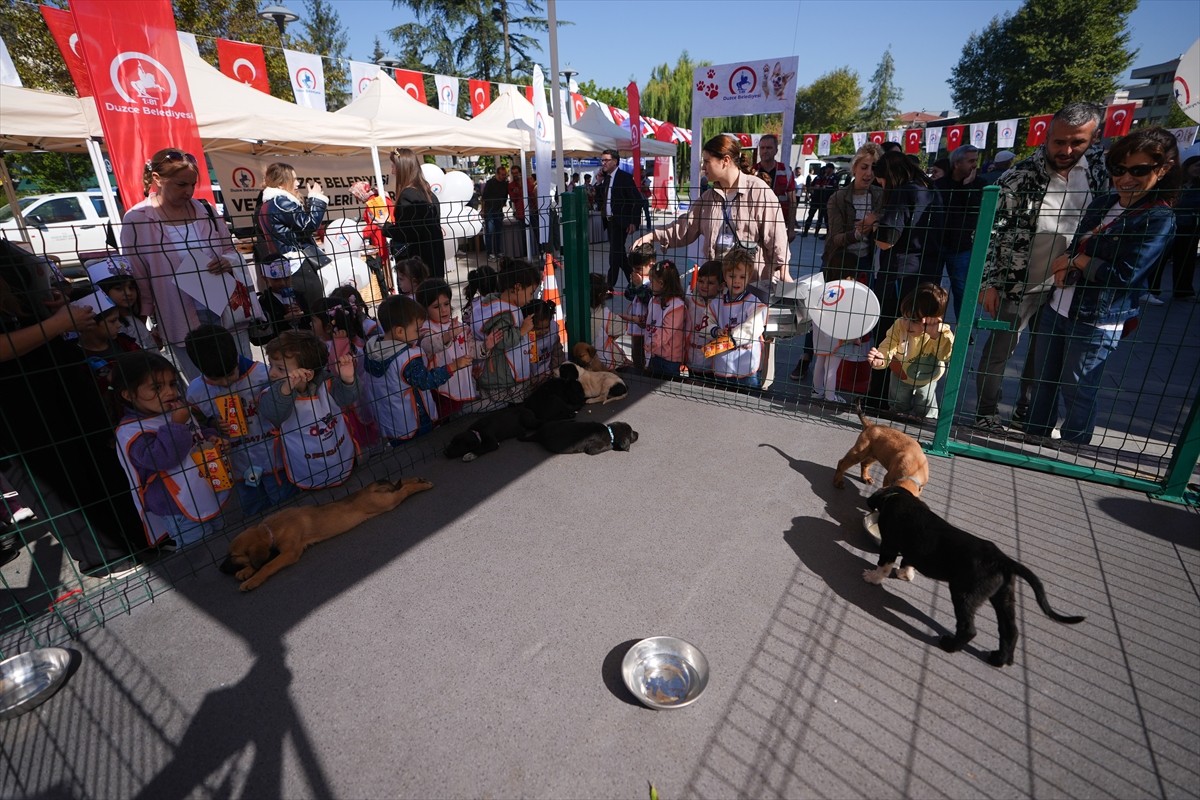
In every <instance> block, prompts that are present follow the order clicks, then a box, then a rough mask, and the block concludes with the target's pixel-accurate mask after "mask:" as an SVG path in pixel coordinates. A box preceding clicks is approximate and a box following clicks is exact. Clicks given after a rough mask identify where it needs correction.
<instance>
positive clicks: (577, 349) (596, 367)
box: [571, 342, 612, 372]
mask: <svg viewBox="0 0 1200 800" xmlns="http://www.w3.org/2000/svg"><path fill="white" fill-rule="evenodd" d="M571 360H572V361H574V362H575V363H576V364H578V365H579V366H581V367H585V368H587V369H590V370H591V371H592V372H612V370H611V369H609V368H608V367H606V366H604V362H603V361H601V360H600V358H599V357H598V356H597V355H596V348H594V347H592V346H591V345H590V344H588V343H587V342H576V343H575V346H574V347H572V348H571Z"/></svg>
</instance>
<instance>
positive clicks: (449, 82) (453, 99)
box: [433, 75, 458, 117]
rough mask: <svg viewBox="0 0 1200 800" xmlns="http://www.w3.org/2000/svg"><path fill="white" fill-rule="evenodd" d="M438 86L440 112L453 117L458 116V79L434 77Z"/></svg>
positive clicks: (442, 76)
mask: <svg viewBox="0 0 1200 800" xmlns="http://www.w3.org/2000/svg"><path fill="white" fill-rule="evenodd" d="M433 82H434V84H435V85H436V86H437V93H438V110H439V111H441V112H442V113H443V114H449V115H450V116H452V117H457V116H458V78H455V77H453V76H450V75H434V76H433Z"/></svg>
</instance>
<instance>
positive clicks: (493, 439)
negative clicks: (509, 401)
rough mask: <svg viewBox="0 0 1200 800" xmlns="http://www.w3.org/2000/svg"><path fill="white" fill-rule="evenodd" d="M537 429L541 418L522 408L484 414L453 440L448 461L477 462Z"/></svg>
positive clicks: (449, 446)
mask: <svg viewBox="0 0 1200 800" xmlns="http://www.w3.org/2000/svg"><path fill="white" fill-rule="evenodd" d="M537 426H538V418H537V416H536V415H535V414H534V413H533V412H532V411H530V410H529V409H527V408H523V407H521V406H509V407H508V408H502V409H500V410H499V411H493V412H491V413H490V414H484V415H483V416H482V417H480V418H479V419H477V420H475V421H474V422H472V423H471V424H470V425H469V426H468V427H467V429H466V430H465V431H463V432H462V433H460V434H458V435H457V436H455V437H454V438H453V439H451V440H450V443H449V444H447V445H446V450H445V454H446V458H459V457H460V456H461V457H462V460H463V461H474V460H475V459H476V458H479V456H481V455H484V454H485V453H490V452H492V451H493V450H496V449H498V448H499V447H500V443H501V442H502V441H504V440H505V439H515V438H517V437H518V436H520V435H521V434H523V433H525V432H526V431H529V430H531V429H533V428H536V427H537Z"/></svg>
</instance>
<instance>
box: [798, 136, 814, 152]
mask: <svg viewBox="0 0 1200 800" xmlns="http://www.w3.org/2000/svg"><path fill="white" fill-rule="evenodd" d="M816 149H817V135H816V134H815V133H806V134H804V140H803V141H802V142H801V144H800V155H802V156H811V155H812V154H813V152H814V151H816Z"/></svg>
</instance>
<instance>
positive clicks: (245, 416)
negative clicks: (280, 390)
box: [187, 361, 281, 480]
mask: <svg viewBox="0 0 1200 800" xmlns="http://www.w3.org/2000/svg"><path fill="white" fill-rule="evenodd" d="M268 383H269V378H268V377H267V367H266V365H265V364H262V363H259V362H257V361H255V362H252V364H251V366H250V368H249V369H248V370H246V371H245V372H243V373H242V375H241V376H240V377H239V378H238V379H237V380H236V381H234V382H233V383H232V384H230V385H229V386H217V385H215V384H213V383H210V382H209V380H208V378H200V379H199V380H194V381H192V382H191V383H190V384H188V391H187V400H188V402H189V403H191V404H192V405H193V406H195V407H196V408H198V409H200V411H201V413H202V414H204V416H206V417H208V418H209V419H223V420H225V423H226V425H228V426H229V429H230V430H229V460H230V462H231V463H232V466H233V478H234V480H242V479H243V478H244V477H245V475H246V471H247V470H248V469H249V468H250V467H261V468H263V469H264V470H266V471H268V472H272V473H274V472H278V471H279V469H280V468H281V466H280V464H279V460H278V458H277V457H276V453H275V440H274V439H273V438H272V437H271V435H270V429H269V427H268V426H264V425H263V420H262V417H260V416H259V415H258V398H259V396H260V395H262V393H263V391H265V390H266V388H267V384H268Z"/></svg>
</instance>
